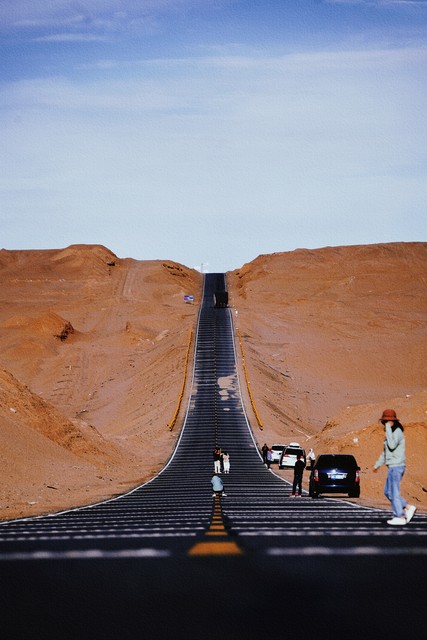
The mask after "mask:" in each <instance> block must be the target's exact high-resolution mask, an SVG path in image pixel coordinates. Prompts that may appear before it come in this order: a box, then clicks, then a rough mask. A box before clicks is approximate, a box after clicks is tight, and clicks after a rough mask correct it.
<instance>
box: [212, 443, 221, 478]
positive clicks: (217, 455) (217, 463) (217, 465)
mask: <svg viewBox="0 0 427 640" xmlns="http://www.w3.org/2000/svg"><path fill="white" fill-rule="evenodd" d="M213 460H214V473H221V449H219V448H218V447H215V449H214V452H213Z"/></svg>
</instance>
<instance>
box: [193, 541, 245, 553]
mask: <svg viewBox="0 0 427 640" xmlns="http://www.w3.org/2000/svg"><path fill="white" fill-rule="evenodd" d="M242 553H243V552H242V550H241V549H240V548H239V547H238V546H237V544H236V543H235V542H232V541H231V542H228V541H226V542H213V541H212V542H210V541H209V542H198V543H197V544H195V545H194V547H192V548H191V549H190V551H189V552H188V555H190V556H223V555H242Z"/></svg>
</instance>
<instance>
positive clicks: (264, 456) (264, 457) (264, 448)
mask: <svg viewBox="0 0 427 640" xmlns="http://www.w3.org/2000/svg"><path fill="white" fill-rule="evenodd" d="M267 451H268V444H267V443H266V442H264V444H263V445H262V448H261V453H262V461H263V463H264V464H267Z"/></svg>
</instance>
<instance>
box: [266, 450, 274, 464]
mask: <svg viewBox="0 0 427 640" xmlns="http://www.w3.org/2000/svg"><path fill="white" fill-rule="evenodd" d="M265 462H266V464H267V467H268V468H270V465H271V463H272V462H273V452H272V450H271V449H270V447H269V448H268V449H267V453H266V454H265Z"/></svg>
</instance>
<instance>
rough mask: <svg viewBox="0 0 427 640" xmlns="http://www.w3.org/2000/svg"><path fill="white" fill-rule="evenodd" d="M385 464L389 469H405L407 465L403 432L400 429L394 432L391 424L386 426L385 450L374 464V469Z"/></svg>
mask: <svg viewBox="0 0 427 640" xmlns="http://www.w3.org/2000/svg"><path fill="white" fill-rule="evenodd" d="M383 464H385V465H387V467H404V466H405V464H406V460H405V436H404V435H403V431H402V429H399V428H397V429H395V430H394V431H393V430H392V428H391V426H390V425H389V423H387V424H386V426H385V440H384V450H383V452H382V454H381V455H380V457H379V458H378V460H377V461H376V463H375V464H374V469H378V467H381V465H383Z"/></svg>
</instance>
